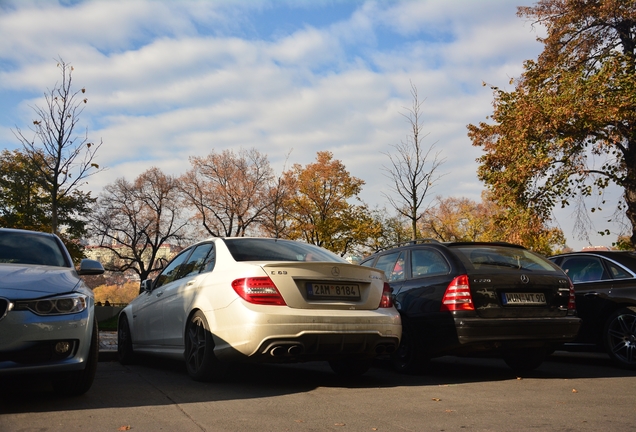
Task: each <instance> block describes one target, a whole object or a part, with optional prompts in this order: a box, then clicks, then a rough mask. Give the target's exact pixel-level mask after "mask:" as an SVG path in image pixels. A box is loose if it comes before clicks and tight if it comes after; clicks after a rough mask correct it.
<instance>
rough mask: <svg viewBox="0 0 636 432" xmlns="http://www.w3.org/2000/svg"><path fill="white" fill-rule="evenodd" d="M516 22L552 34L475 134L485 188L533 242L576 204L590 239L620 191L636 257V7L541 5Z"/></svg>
mask: <svg viewBox="0 0 636 432" xmlns="http://www.w3.org/2000/svg"><path fill="white" fill-rule="evenodd" d="M518 15H519V16H521V17H526V18H528V19H531V20H532V21H533V22H534V23H535V24H538V25H541V26H543V27H544V28H545V29H546V30H547V34H546V36H545V37H539V38H538V40H539V41H540V42H541V43H543V46H544V47H543V52H542V53H541V54H540V55H539V57H538V58H537V60H528V61H526V63H525V64H524V72H523V74H522V75H521V77H520V78H519V79H517V80H512V81H511V84H514V85H515V88H514V90H512V91H505V90H502V89H500V88H498V87H496V86H493V90H494V102H493V105H494V111H493V114H492V115H491V116H490V118H491V119H492V123H485V122H482V123H480V124H479V125H477V126H475V125H469V126H468V129H469V136H470V138H471V140H472V141H473V145H475V146H479V147H481V148H482V149H483V150H484V152H485V154H484V155H483V156H482V157H481V158H480V159H479V162H480V167H479V171H478V175H479V178H480V179H482V180H483V181H484V182H485V183H486V185H487V187H488V188H489V190H490V191H491V192H492V195H493V196H494V197H496V201H497V203H498V204H499V205H500V206H501V207H503V208H505V209H508V210H509V217H508V218H507V223H509V224H510V225H509V226H508V227H507V228H508V229H509V230H513V229H515V228H517V229H518V228H521V229H523V230H526V231H528V233H526V234H529V232H530V231H532V230H534V229H536V228H537V226H545V225H546V222H549V220H550V218H551V212H552V210H553V208H554V207H555V206H557V205H560V206H563V207H565V206H568V205H570V204H574V205H575V206H576V207H575V214H576V215H577V221H576V224H575V225H576V228H577V232H578V233H579V234H581V235H582V236H583V237H585V234H586V232H587V230H588V229H589V227H590V223H589V220H590V219H589V213H590V212H593V211H596V210H601V209H602V208H603V207H607V206H608V205H609V204H608V203H606V201H605V198H604V191H605V190H606V189H607V188H608V187H609V186H612V185H616V186H618V187H619V188H621V190H622V191H623V196H622V200H621V202H619V204H618V209H619V211H621V212H623V213H624V215H625V216H626V218H627V219H628V221H629V223H630V224H631V234H630V242H631V244H632V247H636V147H635V145H636V128H635V127H636V69H635V68H636V62H635V56H636V2H634V1H633V0H594V1H593V0H586V1H575V0H540V1H539V2H538V3H536V4H535V5H534V6H532V7H521V8H519V9H518ZM594 197H596V199H595V200H593V201H591V200H590V199H589V198H594ZM588 206H591V208H588ZM521 224H527V225H521ZM603 232H605V233H607V234H609V230H604V231H603Z"/></svg>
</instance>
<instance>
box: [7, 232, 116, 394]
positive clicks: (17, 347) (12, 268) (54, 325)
mask: <svg viewBox="0 0 636 432" xmlns="http://www.w3.org/2000/svg"><path fill="white" fill-rule="evenodd" d="M103 272H104V269H103V267H102V265H101V264H100V263H98V262H97V261H92V260H82V262H81V264H80V267H79V270H76V269H75V267H74V266H73V261H72V260H71V256H70V255H69V253H68V251H67V249H66V247H65V246H64V244H63V243H62V241H61V240H60V239H59V238H58V237H57V236H56V235H54V234H48V233H42V232H36V231H26V230H18V229H7V228H0V377H7V376H15V375H20V374H44V376H45V377H46V378H50V380H51V382H52V384H53V388H54V389H55V390H56V391H57V392H58V393H60V394H63V395H79V394H83V393H85V392H86V391H87V390H88V389H89V388H90V387H91V385H92V383H93V378H94V376H95V370H96V368H97V357H98V350H99V346H98V334H97V322H96V321H95V312H94V301H93V292H92V291H91V290H90V289H89V288H88V287H87V286H86V285H85V284H84V282H83V281H82V280H81V279H80V278H79V275H91V274H101V273H103Z"/></svg>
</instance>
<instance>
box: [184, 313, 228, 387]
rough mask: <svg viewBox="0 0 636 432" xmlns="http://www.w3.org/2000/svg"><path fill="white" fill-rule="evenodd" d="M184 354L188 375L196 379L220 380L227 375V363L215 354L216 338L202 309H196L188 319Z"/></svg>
mask: <svg viewBox="0 0 636 432" xmlns="http://www.w3.org/2000/svg"><path fill="white" fill-rule="evenodd" d="M184 356H185V362H186V369H187V370H188V375H190V378H192V379H193V380H195V381H210V380H214V381H219V380H221V379H222V378H224V377H226V375H227V371H228V366H227V364H224V363H222V362H220V361H219V360H218V359H217V358H216V356H215V355H214V339H213V338H212V333H210V327H209V326H208V321H207V320H206V319H205V315H204V314H203V312H201V311H196V312H195V313H194V314H193V315H192V316H191V317H190V320H189V321H188V326H187V327H186V333H185V352H184Z"/></svg>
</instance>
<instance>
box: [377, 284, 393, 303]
mask: <svg viewBox="0 0 636 432" xmlns="http://www.w3.org/2000/svg"><path fill="white" fill-rule="evenodd" d="M378 307H380V308H390V307H393V296H392V290H391V286H390V285H389V284H388V283H387V282H384V288H383V289H382V298H381V299H380V306H378Z"/></svg>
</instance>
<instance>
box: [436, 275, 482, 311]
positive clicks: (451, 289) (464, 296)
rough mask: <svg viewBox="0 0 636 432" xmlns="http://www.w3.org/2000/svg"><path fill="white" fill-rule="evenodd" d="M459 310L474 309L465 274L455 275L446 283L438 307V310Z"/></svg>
mask: <svg viewBox="0 0 636 432" xmlns="http://www.w3.org/2000/svg"><path fill="white" fill-rule="evenodd" d="M461 310H475V306H474V305H473V297H472V295H471V294H470V285H469V284H468V276H467V275H461V276H457V277H456V278H455V279H453V280H452V281H451V283H450V284H448V287H447V288H446V292H445V293H444V298H443V299H442V306H441V307H440V311H461Z"/></svg>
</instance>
